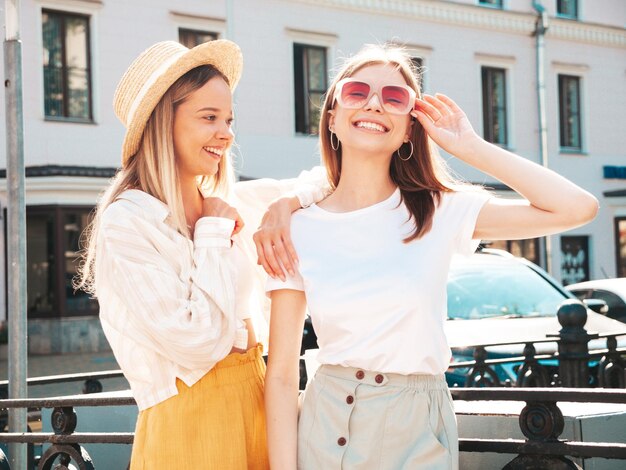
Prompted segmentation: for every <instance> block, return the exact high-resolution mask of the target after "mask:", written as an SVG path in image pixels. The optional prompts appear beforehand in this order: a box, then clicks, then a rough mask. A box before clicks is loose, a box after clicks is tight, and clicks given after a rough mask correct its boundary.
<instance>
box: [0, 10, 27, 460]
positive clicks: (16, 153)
mask: <svg viewBox="0 0 626 470" xmlns="http://www.w3.org/2000/svg"><path fill="white" fill-rule="evenodd" d="M19 6H20V2H19V0H5V23H4V24H5V29H6V37H5V41H4V73H5V79H4V90H5V93H4V96H5V110H6V142H7V192H8V208H7V213H8V217H7V235H8V244H7V245H8V284H9V291H8V307H9V312H8V313H9V315H8V316H9V398H26V397H27V389H26V378H27V367H26V360H27V351H26V336H27V324H26V206H25V202H24V184H25V176H24V121H23V114H22V43H21V41H20V34H19ZM26 413H27V410H26V409H25V408H21V409H17V408H12V409H10V410H9V432H21V433H23V432H26V427H27V422H26ZM9 460H10V462H11V468H14V469H18V470H22V469H26V468H27V461H28V460H27V445H26V444H18V443H15V444H9Z"/></svg>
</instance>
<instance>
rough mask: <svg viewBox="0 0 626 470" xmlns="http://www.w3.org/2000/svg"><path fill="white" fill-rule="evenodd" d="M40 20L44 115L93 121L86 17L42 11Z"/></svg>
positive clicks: (54, 117)
mask: <svg viewBox="0 0 626 470" xmlns="http://www.w3.org/2000/svg"><path fill="white" fill-rule="evenodd" d="M42 20H43V23H42V32H43V76H44V80H43V81H44V109H45V115H46V117H47V118H53V119H66V120H74V121H87V122H89V121H92V119H93V115H92V99H91V66H90V54H89V17H88V16H85V15H77V14H73V13H65V12H59V11H50V10H44V11H43V14H42Z"/></svg>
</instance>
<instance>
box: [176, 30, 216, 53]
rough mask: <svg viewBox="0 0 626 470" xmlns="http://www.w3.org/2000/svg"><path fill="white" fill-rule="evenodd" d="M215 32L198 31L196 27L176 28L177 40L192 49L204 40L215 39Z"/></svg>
mask: <svg viewBox="0 0 626 470" xmlns="http://www.w3.org/2000/svg"><path fill="white" fill-rule="evenodd" d="M217 37H218V35H217V33H210V32H208V31H199V30H196V29H185V28H179V29H178V42H180V43H181V44H182V45H183V46H185V47H188V48H189V49H192V48H194V47H196V46H199V45H200V44H204V43H205V42H209V41H213V40H214V39H217Z"/></svg>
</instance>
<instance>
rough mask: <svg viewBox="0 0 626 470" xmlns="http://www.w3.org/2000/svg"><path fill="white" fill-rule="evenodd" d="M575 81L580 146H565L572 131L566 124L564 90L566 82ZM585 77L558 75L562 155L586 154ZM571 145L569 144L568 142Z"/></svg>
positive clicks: (569, 74) (566, 74)
mask: <svg viewBox="0 0 626 470" xmlns="http://www.w3.org/2000/svg"><path fill="white" fill-rule="evenodd" d="M566 79H567V80H570V79H575V80H576V83H577V96H576V98H577V107H578V114H577V115H576V119H577V121H578V146H574V145H565V144H566V142H565V141H564V139H565V137H566V132H569V134H570V135H571V130H568V129H566V123H567V120H568V119H569V118H568V117H566V116H565V113H566V109H565V100H564V94H563V90H564V88H565V83H564V82H565V80H566ZM582 79H583V77H582V76H580V75H575V74H571V73H557V99H558V106H559V108H558V119H559V149H560V152H561V153H584V143H585V139H584V129H583V124H584V122H583V97H582V94H583V93H582V88H583V85H582V81H583V80H582ZM567 143H569V142H567Z"/></svg>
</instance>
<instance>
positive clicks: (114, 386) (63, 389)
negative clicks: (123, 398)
mask: <svg viewBox="0 0 626 470" xmlns="http://www.w3.org/2000/svg"><path fill="white" fill-rule="evenodd" d="M117 369H119V365H118V364H117V362H116V360H115V357H114V356H113V353H112V352H104V353H103V352H101V353H72V354H61V355H31V356H29V357H28V378H33V377H43V376H49V375H60V374H76V373H83V372H84V373H88V372H98V371H105V370H117ZM8 373H9V360H8V359H0V380H7V379H8ZM100 382H101V383H102V387H103V391H105V392H111V391H115V390H125V389H128V388H129V387H128V382H127V381H126V379H124V378H123V377H120V378H113V379H104V380H101V381H100ZM83 383H84V381H79V382H67V383H58V384H49V385H37V386H29V387H28V397H29V398H43V397H53V396H60V395H76V394H81V393H82V389H83Z"/></svg>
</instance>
